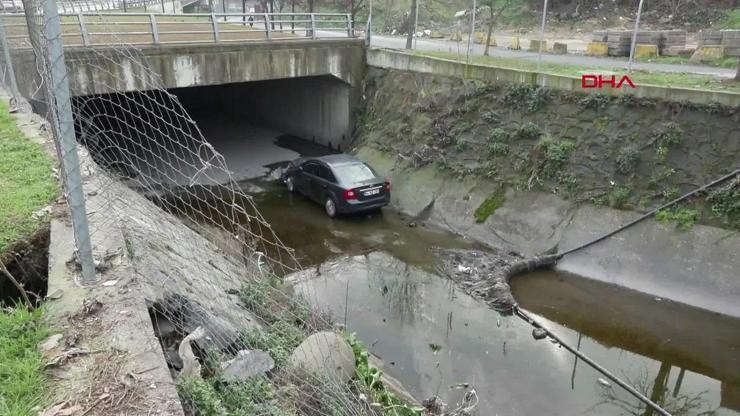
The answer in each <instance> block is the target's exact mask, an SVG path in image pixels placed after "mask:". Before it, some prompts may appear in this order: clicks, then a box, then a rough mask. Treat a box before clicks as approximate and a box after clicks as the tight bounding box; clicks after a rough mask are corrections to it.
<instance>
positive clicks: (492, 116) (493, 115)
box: [481, 111, 501, 124]
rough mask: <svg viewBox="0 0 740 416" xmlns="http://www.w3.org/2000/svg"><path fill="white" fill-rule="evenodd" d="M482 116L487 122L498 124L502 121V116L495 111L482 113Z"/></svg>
mask: <svg viewBox="0 0 740 416" xmlns="http://www.w3.org/2000/svg"><path fill="white" fill-rule="evenodd" d="M481 118H482V119H483V121H485V122H486V123H489V124H496V123H498V122H499V121H500V119H501V116H500V115H499V114H498V113H497V112H495V111H486V112H485V113H483V114H481Z"/></svg>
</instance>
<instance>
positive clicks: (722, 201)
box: [707, 179, 740, 230]
mask: <svg viewBox="0 0 740 416" xmlns="http://www.w3.org/2000/svg"><path fill="white" fill-rule="evenodd" d="M707 202H709V203H710V204H711V206H710V207H711V210H712V213H713V214H714V215H715V216H716V217H719V218H721V219H722V220H723V221H725V222H727V223H729V224H730V226H732V227H733V228H735V229H738V230H740V179H735V180H733V181H731V182H730V183H729V184H727V185H726V186H724V187H722V188H718V189H715V190H713V191H711V192H710V193H709V196H708V197H707Z"/></svg>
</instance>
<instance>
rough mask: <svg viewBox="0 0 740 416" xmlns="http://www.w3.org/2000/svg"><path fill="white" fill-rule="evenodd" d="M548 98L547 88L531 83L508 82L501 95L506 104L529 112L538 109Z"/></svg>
mask: <svg viewBox="0 0 740 416" xmlns="http://www.w3.org/2000/svg"><path fill="white" fill-rule="evenodd" d="M549 99H550V96H549V94H548V90H547V89H545V88H543V87H539V86H537V85H532V84H509V85H507V87H506V91H505V93H504V96H503V101H504V103H506V104H507V105H509V106H511V107H513V108H523V109H526V110H527V111H530V112H534V111H537V110H538V109H540V108H541V107H542V106H543V105H545V104H546V103H547V101H548V100H549Z"/></svg>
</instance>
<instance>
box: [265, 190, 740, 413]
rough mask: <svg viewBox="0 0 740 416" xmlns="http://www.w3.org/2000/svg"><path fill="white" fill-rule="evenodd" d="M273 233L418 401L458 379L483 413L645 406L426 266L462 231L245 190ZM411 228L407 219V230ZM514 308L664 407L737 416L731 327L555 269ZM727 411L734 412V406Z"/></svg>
mask: <svg viewBox="0 0 740 416" xmlns="http://www.w3.org/2000/svg"><path fill="white" fill-rule="evenodd" d="M255 198H256V202H257V203H258V205H259V208H260V209H261V212H262V213H263V214H264V215H265V216H266V218H267V219H268V220H269V221H271V223H272V224H273V227H274V228H275V231H276V232H277V234H278V235H279V236H280V237H281V239H282V240H283V241H284V242H285V243H286V244H288V245H290V246H291V247H293V248H295V249H296V250H297V254H298V256H299V257H300V258H301V260H302V262H303V263H304V264H305V265H313V266H319V270H320V275H319V276H318V277H316V278H313V279H310V280H307V281H301V282H300V283H297V289H298V290H299V291H301V292H303V293H304V294H306V296H307V298H309V299H311V300H312V301H313V302H316V303H317V305H318V306H320V307H322V308H326V309H329V310H330V311H331V312H332V314H333V315H334V316H335V318H336V319H337V320H338V321H340V322H345V321H346V324H347V326H348V328H349V330H350V331H353V332H356V333H357V334H358V336H359V337H360V339H362V340H363V341H364V343H365V344H366V346H367V347H368V349H369V350H370V351H371V352H372V353H373V354H374V355H376V356H378V357H380V358H381V359H382V361H383V362H384V365H385V369H384V371H386V372H387V373H389V374H391V375H392V376H394V377H395V378H397V379H399V380H400V381H401V382H402V383H403V384H404V385H405V386H406V387H407V388H408V390H410V392H411V393H412V394H413V395H414V396H415V397H417V398H420V399H424V398H427V397H429V396H432V395H434V394H439V395H440V396H442V397H443V398H445V399H446V400H447V401H448V402H450V403H455V401H456V400H459V398H460V397H461V394H462V391H463V390H464V388H462V389H461V388H460V385H461V383H463V384H467V385H468V386H469V387H470V388H474V389H475V390H476V392H477V394H478V397H479V400H480V403H479V408H480V414H481V415H495V414H498V415H576V414H592V415H619V414H636V415H637V414H639V415H643V414H650V413H649V412H646V411H645V409H644V407H642V406H641V405H640V404H639V403H638V402H637V401H636V400H635V399H634V398H632V397H631V396H629V395H628V394H627V393H626V392H624V391H623V390H621V389H619V388H618V387H616V386H614V387H611V386H607V385H605V383H604V382H603V379H602V380H599V379H600V378H601V375H600V374H598V373H597V372H595V371H594V370H592V369H591V368H590V367H588V366H586V365H584V363H583V362H579V361H578V360H576V359H575V358H574V356H573V355H571V354H570V353H568V352H567V351H566V350H565V349H563V348H560V347H559V346H557V345H555V344H553V343H551V342H549V341H548V340H542V341H535V340H534V339H533V338H532V336H531V327H529V326H527V325H525V324H524V323H523V322H522V321H521V320H519V319H518V318H515V317H502V316H499V315H498V314H497V313H496V312H494V311H492V310H490V309H488V308H486V307H485V306H484V305H482V304H480V303H478V302H476V301H474V300H473V299H471V298H470V297H468V296H467V295H465V294H464V293H461V292H460V291H458V290H456V288H455V286H454V285H453V284H451V283H450V282H449V281H448V280H446V279H445V278H443V277H441V276H439V274H438V272H437V267H436V266H437V263H436V261H437V259H436V257H435V255H434V254H433V252H432V251H431V250H430V248H431V247H441V248H474V247H475V245H474V244H473V243H471V242H469V241H466V240H465V239H462V238H460V237H457V236H453V235H450V234H448V233H445V232H442V231H439V230H435V229H432V228H430V227H425V226H423V225H421V224H419V225H417V226H416V227H409V225H408V224H409V223H410V221H411V220H410V219H408V218H404V217H403V216H401V215H398V214H396V213H393V212H392V211H384V212H383V213H382V214H380V213H373V214H369V215H362V216H355V217H349V218H340V219H336V220H331V219H329V218H327V217H326V216H325V215H324V213H323V210H322V209H321V207H319V206H317V205H315V204H313V203H311V202H309V201H306V200H305V199H303V198H302V197H299V196H296V195H290V194H288V193H287V192H284V191H282V190H281V189H275V188H271V189H269V190H268V192H264V193H261V194H258V195H255ZM412 225H413V224H412ZM513 289H514V294H515V296H516V298H517V300H518V301H519V302H520V303H521V305H522V306H523V307H524V308H526V309H528V310H530V311H531V312H533V313H535V314H537V315H538V316H539V318H540V320H541V321H542V322H544V323H546V324H548V325H549V326H550V327H551V328H552V329H553V330H555V331H556V332H557V333H558V334H559V335H561V336H562V337H563V338H564V339H565V340H567V341H568V342H569V343H571V344H573V345H578V346H579V348H580V350H581V351H583V352H584V353H586V354H587V355H589V356H591V357H592V358H594V359H595V360H596V361H597V362H599V363H601V364H602V365H604V366H605V367H607V368H609V369H611V370H612V371H613V372H614V373H615V374H617V375H619V376H621V377H623V378H624V379H626V380H629V382H630V383H632V384H633V385H634V386H635V387H636V388H638V390H640V391H642V392H643V393H644V394H646V395H647V396H649V397H652V398H653V399H654V400H655V401H658V402H661V403H663V404H664V405H665V406H666V407H667V408H668V409H669V410H671V411H672V413H674V414H677V415H680V414H685V415H699V414H705V412H714V413H708V414H718V415H737V414H740V413H738V411H740V361H739V358H738V357H740V321H738V320H734V319H729V318H726V317H722V316H718V315H715V314H712V313H708V312H704V311H701V310H696V309H693V308H688V307H685V306H682V305H677V304H674V303H671V302H667V301H663V300H660V299H656V298H654V297H650V296H645V295H642V294H640V293H637V292H632V291H628V290H624V289H620V288H616V287H612V286H609V285H605V284H602V283H598V282H593V281H590V280H587V279H583V278H579V277H577V276H571V275H567V274H562V273H555V272H552V271H546V272H539V273H534V274H532V275H529V276H523V277H519V278H516V279H515V281H514V282H513ZM733 409H734V410H733Z"/></svg>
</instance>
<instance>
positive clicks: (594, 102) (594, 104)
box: [578, 93, 611, 110]
mask: <svg viewBox="0 0 740 416" xmlns="http://www.w3.org/2000/svg"><path fill="white" fill-rule="evenodd" d="M609 101H611V98H609V96H608V95H604V94H600V93H596V94H588V95H587V96H585V97H583V98H582V99H581V100H580V101H579V102H578V104H580V105H581V107H583V108H591V109H594V110H601V109H602V108H605V107H606V106H607V105H609Z"/></svg>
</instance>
